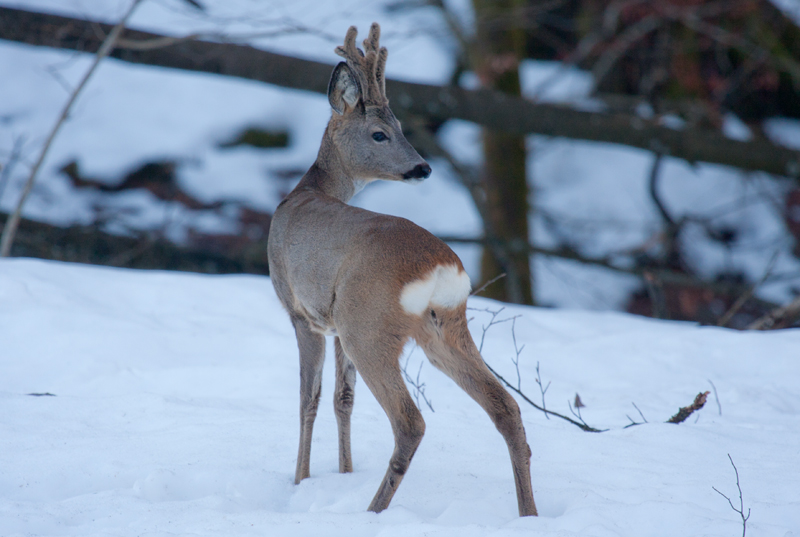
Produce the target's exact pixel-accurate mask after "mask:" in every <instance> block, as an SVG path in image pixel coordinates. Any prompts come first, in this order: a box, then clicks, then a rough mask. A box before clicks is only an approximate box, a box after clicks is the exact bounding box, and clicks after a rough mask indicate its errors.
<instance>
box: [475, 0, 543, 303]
mask: <svg viewBox="0 0 800 537" xmlns="http://www.w3.org/2000/svg"><path fill="white" fill-rule="evenodd" d="M473 5H474V8H475V16H476V23H477V34H476V42H475V48H474V50H473V54H472V58H471V61H472V64H473V68H474V69H475V72H476V73H477V75H478V77H479V78H480V80H481V83H482V84H483V85H484V87H486V88H489V89H493V90H496V91H500V92H503V93H505V94H508V95H513V96H516V97H519V96H520V82H519V61H520V58H521V57H522V56H523V54H524V47H525V32H524V30H523V29H521V28H509V27H508V25H507V24H505V23H504V22H501V21H508V20H509V19H513V11H514V10H515V9H521V8H523V7H524V3H523V2H522V1H521V0H499V1H498V0H473ZM509 15H511V17H509ZM483 147H484V158H485V160H484V169H483V175H482V181H483V185H484V188H485V191H486V207H485V214H484V219H485V220H487V221H486V222H484V227H485V229H486V236H487V237H489V238H491V239H492V240H493V241H495V246H494V247H492V248H486V249H484V251H483V257H482V260H481V279H482V280H483V281H487V280H490V279H491V278H494V277H495V276H497V275H498V274H500V273H503V272H504V273H505V274H506V277H505V278H504V279H501V280H499V281H498V282H497V283H495V284H493V285H490V286H489V287H487V288H486V290H485V291H484V293H483V294H484V296H487V297H490V298H495V299H498V300H503V301H505V302H514V303H517V304H533V291H532V285H531V270H530V256H529V254H528V252H527V251H526V249H524V248H521V249H520V248H514V247H513V246H514V245H515V244H524V245H526V244H528V242H529V241H528V235H529V232H528V210H529V203H530V200H529V198H528V184H527V170H526V163H525V161H526V152H525V137H524V136H521V135H519V134H512V133H507V132H500V131H496V130H493V129H488V128H487V129H484V131H483Z"/></svg>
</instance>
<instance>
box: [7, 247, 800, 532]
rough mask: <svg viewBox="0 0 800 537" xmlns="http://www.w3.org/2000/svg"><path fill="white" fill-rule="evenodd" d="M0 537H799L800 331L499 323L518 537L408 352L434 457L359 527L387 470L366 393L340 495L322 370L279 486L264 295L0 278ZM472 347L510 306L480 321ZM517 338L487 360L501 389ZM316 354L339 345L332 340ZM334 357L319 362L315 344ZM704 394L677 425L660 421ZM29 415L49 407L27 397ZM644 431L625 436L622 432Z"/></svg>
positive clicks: (274, 337) (444, 394) (485, 453)
mask: <svg viewBox="0 0 800 537" xmlns="http://www.w3.org/2000/svg"><path fill="white" fill-rule="evenodd" d="M0 304H2V305H3V307H2V309H0V342H2V345H0V405H2V407H3V408H4V411H3V413H2V416H3V417H2V419H0V535H3V536H7V537H16V536H22V535H39V536H56V535H75V536H81V537H91V536H94V535H120V536H127V535H131V536H133V535H153V536H162V535H163V536H165V535H293V536H296V535H330V536H336V535H345V534H347V535H362V536H373V535H381V536H388V535H441V536H447V535H453V536H455V535H458V536H464V535H467V536H473V535H474V536H484V535H498V536H499V535H509V536H510V535H530V534H531V533H532V532H535V533H536V534H537V535H559V536H570V535H582V536H607V535H620V536H625V535H630V536H637V537H638V536H641V535H653V536H658V535H664V536H674V535H708V536H715V535H719V536H729V535H737V534H739V533H740V532H741V521H740V519H739V515H738V514H736V513H735V512H734V511H733V510H731V508H730V506H729V505H728V503H727V501H726V500H725V499H724V498H722V497H721V496H719V495H718V494H717V493H716V492H714V490H713V489H712V487H716V488H717V489H719V490H720V491H722V492H723V493H725V494H727V495H728V496H730V497H731V498H732V499H734V501H735V502H736V501H738V491H737V489H736V477H735V474H734V471H733V468H732V467H731V465H730V462H729V460H728V457H727V455H728V454H730V456H731V457H732V459H733V461H734V463H735V464H736V467H737V468H738V471H739V476H740V482H741V488H742V493H743V498H744V505H745V509H748V508H749V509H751V510H752V514H751V518H750V520H749V521H748V523H747V529H748V532H749V533H751V534H753V535H762V536H777V537H790V536H792V535H797V534H798V532H800V496H798V494H797V483H798V482H800V465H798V463H797V461H798V455H800V451H799V450H800V448H799V447H798V446H800V389H798V383H797V379H798V378H800V360H798V354H797V349H798V348H800V331H799V330H784V331H778V332H771V333H760V332H736V331H732V330H726V329H719V328H708V327H700V326H697V325H694V324H689V323H678V322H665V321H656V320H650V319H643V318H638V317H633V316H630V315H626V314H620V313H609V312H606V313H599V312H589V311H577V310H572V311H571V310H549V309H541V308H532V307H506V309H505V310H503V312H502V313H501V314H500V315H499V317H498V319H503V318H509V317H512V316H515V315H518V316H519V317H518V318H517V319H516V321H515V324H514V333H515V335H516V339H517V345H518V346H520V347H521V346H523V345H524V348H523V351H522V353H521V355H520V365H519V370H520V376H521V382H522V389H523V391H525V392H526V393H527V394H528V395H530V396H531V397H532V398H533V400H537V401H538V400H539V399H540V396H539V389H538V387H537V385H536V383H535V379H536V366H537V364H538V365H539V366H540V371H541V375H542V380H543V382H544V383H545V385H546V384H547V383H548V382H551V384H550V387H549V389H548V391H547V394H546V402H547V406H548V408H550V409H552V410H555V411H559V412H562V413H566V414H569V410H568V409H567V403H566V402H567V401H568V400H572V399H574V397H575V393H576V392H577V393H579V394H580V396H581V399H582V400H583V402H584V403H585V404H586V407H585V408H583V409H582V416H583V418H584V419H586V421H587V422H588V423H590V424H591V425H593V426H595V427H598V428H608V429H609V430H608V431H607V432H603V433H586V432H582V431H580V430H579V429H577V428H576V427H574V426H573V425H571V424H568V423H566V422H564V421H562V420H559V419H556V418H551V419H550V420H547V419H546V418H545V416H544V415H543V414H542V413H541V412H539V411H537V410H535V409H534V408H533V407H531V406H529V405H527V404H526V403H524V402H522V401H521V402H520V406H521V409H522V413H523V420H524V423H525V427H526V431H527V435H528V439H529V442H530V444H531V448H532V450H533V458H532V470H533V472H532V473H533V487H534V495H535V498H536V501H537V504H538V507H539V512H540V517H538V518H524V519H520V518H518V517H517V512H516V509H517V508H516V498H515V493H514V484H513V479H512V476H511V469H510V463H509V459H508V455H507V453H508V452H507V450H506V447H505V445H504V443H503V441H502V439H501V437H500V435H499V434H498V433H497V432H496V431H495V430H494V428H493V426H492V424H491V422H490V421H489V419H488V418H487V417H486V415H485V414H484V413H483V411H482V410H481V409H480V408H479V407H478V405H476V404H475V403H474V402H472V401H471V400H470V399H469V398H468V397H467V396H466V395H465V394H464V393H463V392H462V391H461V390H460V389H458V388H457V387H456V386H455V385H454V384H453V383H452V382H451V381H450V380H449V379H448V378H446V377H445V376H444V375H442V374H441V373H439V372H438V371H436V370H435V369H434V368H433V367H431V366H430V365H429V364H427V363H424V362H423V361H422V360H423V359H422V353H421V352H420V351H419V350H416V351H414V350H413V347H409V349H408V351H409V352H410V353H411V354H410V356H409V357H408V361H409V362H408V366H407V367H408V370H409V371H410V372H416V371H417V370H418V369H419V367H420V364H423V363H424V365H423V366H422V369H421V372H420V379H421V381H423V382H424V383H425V388H426V395H427V397H428V398H429V399H430V400H431V402H432V405H433V408H434V409H435V412H431V411H430V410H429V409H428V407H427V406H426V405H425V404H424V403H423V404H422V405H421V410H422V413H423V416H424V418H425V420H426V422H427V430H426V435H425V438H424V439H423V441H422V444H421V446H420V448H419V450H418V452H417V454H416V455H415V458H414V460H413V462H412V464H411V466H410V469H409V471H408V473H407V474H406V476H405V479H404V481H403V483H402V485H401V486H400V488H399V490H398V493H397V495H396V496H395V498H394V500H393V501H392V504H391V505H390V507H389V509H387V510H386V511H384V512H383V513H380V514H374V513H368V512H366V507H367V505H368V504H369V501H370V500H371V498H372V496H373V494H374V493H375V490H376V489H377V485H378V483H379V482H380V480H381V478H382V477H383V474H384V472H385V468H386V464H387V463H388V459H389V456H390V454H391V450H392V446H393V444H392V435H391V429H390V427H389V424H388V420H387V419H386V417H385V415H384V414H383V412H382V410H381V409H380V407H379V406H378V404H377V402H376V401H375V400H374V398H373V397H372V396H371V394H370V393H369V391H368V390H367V389H366V388H365V386H364V384H363V382H361V380H359V381H358V382H357V384H356V398H355V400H356V406H355V411H354V414H353V459H354V467H355V471H354V473H352V474H347V475H342V474H338V473H337V470H338V455H337V452H336V446H337V440H336V438H337V437H336V420H335V417H334V413H333V410H332V408H331V407H332V405H331V404H330V398H331V394H332V392H333V385H334V378H333V367H332V365H331V363H330V362H331V361H332V360H331V359H330V357H329V360H328V362H329V364H328V367H327V368H326V370H325V375H324V378H323V392H324V393H323V403H322V405H321V407H320V411H319V415H318V417H317V422H316V427H315V430H314V438H313V442H312V466H311V473H312V475H311V477H310V478H309V479H306V480H304V481H303V482H302V483H301V484H300V485H294V484H293V476H294V464H295V456H296V442H297V438H298V430H297V429H298V427H297V417H298V386H299V382H298V376H299V375H298V365H297V350H296V344H295V340H294V334H293V331H292V329H291V325H290V323H289V320H288V318H287V316H286V314H285V312H284V311H283V310H282V309H281V307H280V305H279V302H278V300H277V298H276V296H275V294H274V292H273V289H272V285H271V283H270V281H269V278H266V277H258V276H204V275H195V274H180V273H168V272H144V271H133V270H124V269H112V268H100V267H87V266H81V265H72V264H64V263H56V262H46V261H38V260H29V259H4V260H2V261H0ZM470 306H471V307H474V308H476V310H473V311H470V312H469V313H470V315H471V316H474V319H473V320H472V321H471V323H470V326H471V329H472V331H473V336H474V337H475V338H476V339H477V340H478V341H479V340H480V338H481V334H482V329H481V327H482V326H485V325H487V324H488V322H489V319H490V314H488V313H486V312H483V311H479V310H483V309H492V310H496V309H499V308H501V307H502V305H501V304H499V303H496V302H492V301H489V300H486V299H471V301H470ZM511 327H512V325H511V323H510V322H505V323H502V324H499V325H496V326H493V327H492V328H490V329H489V330H488V332H487V335H486V341H485V343H484V352H483V354H484V357H485V359H486V360H487V362H488V363H489V364H490V365H492V366H493V367H494V368H495V369H497V370H498V371H499V372H500V373H501V374H502V375H504V376H505V377H506V378H508V379H510V380H512V381H515V379H516V373H515V368H514V365H513V363H512V362H511V360H510V358H511V357H513V356H514V355H515V351H514V344H513V341H512V337H511ZM329 343H330V342H329ZM328 347H329V353H330V349H331V348H332V345H330V344H329V345H328ZM709 381H711V382H713V384H714V386H715V387H716V390H717V393H718V397H719V400H718V401H719V404H720V408H721V411H720V410H718V407H717V400H716V399H715V395H714V393H712V394H710V395H709V400H708V403H707V404H706V406H705V407H704V408H703V409H702V410H700V411H699V412H698V413H696V414H695V415H693V416H692V417H691V418H690V419H689V420H687V421H686V422H684V423H683V424H680V425H673V424H666V423H662V422H663V421H665V420H666V419H667V418H668V417H669V416H671V415H672V414H674V413H675V411H676V410H677V408H678V407H679V406H685V405H687V404H689V403H690V402H691V400H692V399H693V398H694V396H695V395H696V394H697V393H698V392H700V391H705V390H711V385H710V384H709ZM31 393H51V394H54V396H40V397H35V396H31V395H28V394H31ZM632 402H633V403H635V404H636V405H637V406H638V408H639V409H641V411H642V413H643V415H644V416H645V417H646V418H647V419H648V420H649V423H646V424H642V425H639V426H636V427H630V428H624V426H625V425H626V424H627V423H629V421H628V418H626V415H629V416H631V417H632V418H634V419H636V420H637V421H641V418H640V417H639V414H638V412H637V411H636V409H635V408H634V407H633V406H632V404H631V403H632Z"/></svg>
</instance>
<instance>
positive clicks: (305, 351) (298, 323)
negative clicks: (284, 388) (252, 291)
mask: <svg viewBox="0 0 800 537" xmlns="http://www.w3.org/2000/svg"><path fill="white" fill-rule="evenodd" d="M292 323H293V324H294V330H295V334H296V335H297V347H298V348H299V349H300V447H299V448H298V450H297V470H296V471H295V474H294V482H295V483H300V481H302V480H303V479H305V478H307V477H308V476H309V466H310V459H311V433H312V430H313V429H314V419H315V418H316V417H317V407H318V406H319V396H320V390H321V381H322V364H323V362H324V360H325V336H323V335H322V334H318V333H316V332H313V331H312V330H311V328H310V327H309V325H308V322H307V321H306V320H305V319H302V318H295V319H292Z"/></svg>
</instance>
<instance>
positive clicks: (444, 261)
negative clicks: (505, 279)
mask: <svg viewBox="0 0 800 537" xmlns="http://www.w3.org/2000/svg"><path fill="white" fill-rule="evenodd" d="M269 263H270V274H271V277H272V278H273V282H274V283H275V287H276V290H277V291H278V295H279V297H280V298H281V301H282V302H283V304H284V306H286V307H287V309H289V311H290V313H293V314H302V315H304V316H306V317H308V318H309V319H310V320H311V321H312V323H313V324H314V325H317V328H318V329H320V330H321V331H330V330H331V329H332V328H333V321H332V317H333V310H334V307H335V305H336V301H337V300H347V301H349V302H351V303H352V304H350V306H351V307H368V306H370V305H371V304H376V305H379V306H380V307H382V308H384V309H385V308H387V307H391V305H395V304H399V299H400V295H401V294H402V292H403V289H404V288H405V287H406V286H407V285H408V284H412V283H414V282H415V281H420V280H423V279H424V278H425V277H426V276H428V275H429V274H431V273H432V271H434V270H435V269H436V268H437V267H438V266H443V267H445V266H446V267H454V269H455V270H456V271H457V272H463V267H462V265H461V261H460V260H459V258H458V256H456V254H455V253H454V252H453V251H452V250H451V249H450V248H449V247H448V246H447V245H446V244H445V243H444V242H442V241H441V240H439V239H438V238H436V237H435V236H433V235H432V234H431V233H430V232H428V231H426V230H425V229H423V228H421V227H419V226H417V225H416V224H414V223H413V222H411V221H409V220H406V219H405V218H399V217H395V216H389V215H383V214H378V213H374V212H371V211H367V210H364V209H359V208H357V207H352V206H350V205H347V204H345V203H342V202H340V201H339V200H336V199H334V198H331V197H329V196H326V195H324V194H319V193H316V192H311V191H306V192H303V191H301V192H297V191H296V192H293V193H292V194H290V195H289V196H288V197H287V198H286V199H285V200H284V202H283V203H282V204H281V205H280V206H279V207H278V209H277V210H276V211H275V215H274V218H273V220H272V224H271V227H270V236H269ZM387 282H392V285H389V286H387V285H386V283H387Z"/></svg>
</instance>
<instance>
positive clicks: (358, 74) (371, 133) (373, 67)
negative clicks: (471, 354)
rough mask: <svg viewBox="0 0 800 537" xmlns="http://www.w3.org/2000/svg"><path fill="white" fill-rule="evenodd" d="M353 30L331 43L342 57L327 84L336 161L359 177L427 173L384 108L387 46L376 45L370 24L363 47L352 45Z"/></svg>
mask: <svg viewBox="0 0 800 537" xmlns="http://www.w3.org/2000/svg"><path fill="white" fill-rule="evenodd" d="M357 33H358V31H357V30H356V28H355V26H351V27H350V29H349V30H348V31H347V36H346V37H345V40H344V46H339V47H336V53H337V54H338V55H339V56H342V57H343V58H344V59H345V61H343V62H340V63H339V65H337V66H336V67H335V68H334V70H333V74H332V75H331V80H330V83H329V84H328V101H330V103H331V108H333V115H332V117H331V121H330V123H329V124H328V134H329V135H330V137H331V141H332V142H333V146H334V147H335V148H336V150H337V153H338V158H339V160H340V162H341V165H342V167H343V168H344V169H345V171H346V172H347V174H348V175H349V176H350V177H351V178H353V179H354V180H355V181H359V182H362V183H365V182H368V181H371V180H373V179H386V180H390V181H409V182H416V181H421V180H423V179H426V178H427V177H428V176H429V175H430V173H431V167H430V166H429V165H428V163H427V162H425V160H424V159H423V158H422V157H421V156H419V153H417V152H416V150H414V148H413V147H411V144H409V143H408V141H407V140H406V138H405V136H403V131H402V129H401V128H400V122H399V121H397V118H395V117H394V114H393V113H392V111H391V110H390V109H389V100H388V99H387V98H386V85H385V82H386V80H385V69H386V58H387V57H388V52H387V51H386V48H385V47H381V46H380V45H379V38H380V33H381V30H380V26H378V24H377V23H373V24H372V27H371V28H370V32H369V36H368V37H367V39H365V40H364V49H365V50H366V53H364V52H363V51H362V50H361V49H359V48H358V47H356V35H357Z"/></svg>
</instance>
